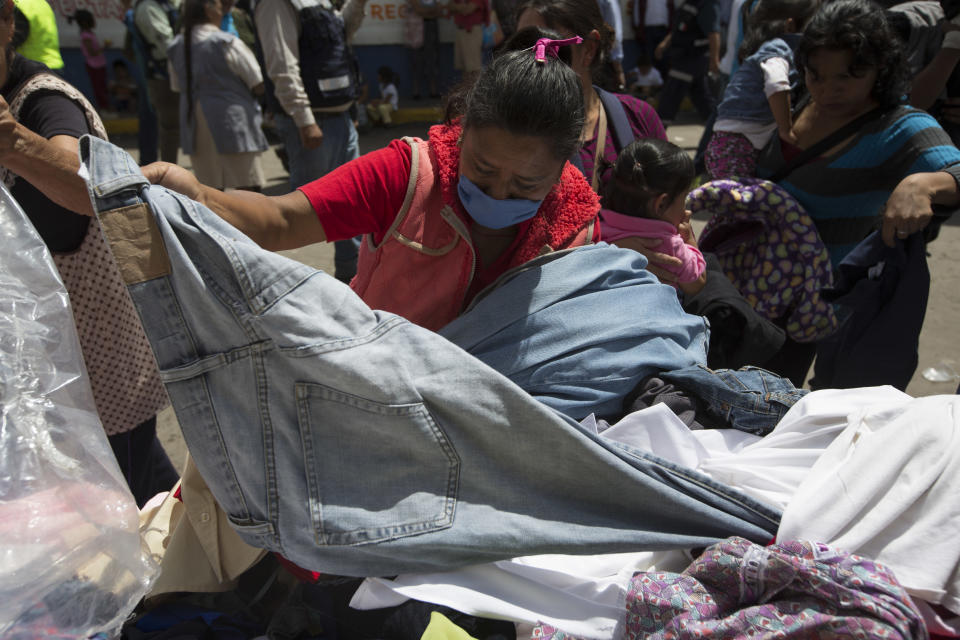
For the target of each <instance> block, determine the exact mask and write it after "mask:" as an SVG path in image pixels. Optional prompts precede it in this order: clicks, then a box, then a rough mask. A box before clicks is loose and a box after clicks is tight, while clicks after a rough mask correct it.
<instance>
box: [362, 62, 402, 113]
mask: <svg viewBox="0 0 960 640" xmlns="http://www.w3.org/2000/svg"><path fill="white" fill-rule="evenodd" d="M377 80H378V81H379V82H380V97H379V98H376V99H374V100H371V101H370V104H368V105H367V113H368V114H369V115H370V120H371V121H372V122H373V123H374V124H383V126H385V127H389V126H391V125H392V124H393V112H394V111H396V110H397V108H398V107H399V99H400V96H399V94H398V93H397V85H396V84H394V83H395V76H394V73H393V69H391V68H390V67H380V68H379V69H377Z"/></svg>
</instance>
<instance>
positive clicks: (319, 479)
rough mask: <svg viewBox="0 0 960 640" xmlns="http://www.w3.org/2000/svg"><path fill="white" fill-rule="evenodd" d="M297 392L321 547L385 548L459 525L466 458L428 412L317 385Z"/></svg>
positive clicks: (416, 405)
mask: <svg viewBox="0 0 960 640" xmlns="http://www.w3.org/2000/svg"><path fill="white" fill-rule="evenodd" d="M296 391H297V403H298V411H299V421H300V437H301V439H302V443H303V456H304V466H305V469H306V480H307V490H308V494H309V500H310V516H311V519H312V522H313V526H314V535H315V538H316V541H317V544H320V545H353V544H365V543H373V542H381V541H384V540H390V539H396V538H402V537H405V536H411V535H417V534H422V533H429V532H431V531H437V530H440V529H445V528H447V527H449V526H450V525H452V524H453V517H454V511H455V508H456V503H457V488H458V484H459V478H460V458H459V456H458V455H457V453H456V451H455V450H454V448H453V446H452V444H451V443H450V441H449V439H448V438H447V436H446V434H445V433H444V432H443V430H442V429H441V428H440V426H439V425H438V424H437V422H436V421H435V420H434V418H433V416H432V415H431V414H430V412H429V411H428V410H427V408H426V406H424V405H423V404H422V403H411V404H382V403H378V402H373V401H371V400H367V399H365V398H360V397H358V396H353V395H349V394H345V393H343V392H340V391H337V390H335V389H331V388H329V387H325V386H322V385H319V384H308V383H299V384H297V388H296Z"/></svg>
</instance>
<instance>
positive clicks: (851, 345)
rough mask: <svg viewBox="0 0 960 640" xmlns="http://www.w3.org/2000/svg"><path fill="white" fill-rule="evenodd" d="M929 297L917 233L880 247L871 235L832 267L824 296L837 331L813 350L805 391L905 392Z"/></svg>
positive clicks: (924, 258) (923, 246)
mask: <svg viewBox="0 0 960 640" xmlns="http://www.w3.org/2000/svg"><path fill="white" fill-rule="evenodd" d="M929 292H930V270H929V268H928V266H927V245H926V242H924V239H923V234H922V233H914V234H913V235H911V236H910V237H908V238H907V239H906V240H897V244H896V246H895V247H894V248H892V249H891V248H889V247H887V246H886V245H884V244H883V241H882V240H881V238H880V233H879V232H877V231H874V232H873V233H872V234H870V235H869V236H868V237H867V238H866V239H865V240H864V241H863V242H861V243H860V244H859V245H857V247H856V248H855V249H854V250H853V251H851V252H850V253H849V254H848V255H847V256H846V257H845V258H844V259H843V261H842V262H841V263H840V265H839V266H838V267H837V278H836V284H835V285H834V287H833V289H830V290H827V291H825V292H824V297H826V298H827V299H828V300H832V301H833V303H834V307H835V308H836V309H837V315H838V316H839V318H840V322H841V325H840V329H839V330H837V332H836V333H834V334H833V335H831V336H830V337H828V338H826V339H824V340H821V341H820V343H819V344H818V345H817V362H816V365H815V367H814V378H813V379H812V380H811V381H810V386H811V387H812V388H814V389H823V388H828V387H829V388H834V389H852V388H855V387H869V386H877V385H884V384H889V385H893V386H895V387H896V388H898V389H900V390H901V391H902V390H905V389H906V388H907V384H909V382H910V378H912V377H913V372H914V371H915V370H916V368H917V362H918V359H919V357H918V355H917V347H918V345H919V342H920V329H921V328H922V327H923V318H924V315H925V313H926V309H927V298H928V296H929Z"/></svg>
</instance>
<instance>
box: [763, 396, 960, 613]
mask: <svg viewBox="0 0 960 640" xmlns="http://www.w3.org/2000/svg"><path fill="white" fill-rule="evenodd" d="M813 409H815V411H814V410H813ZM958 414H960V396H956V395H953V396H946V395H944V396H931V397H927V398H911V397H910V396H908V395H906V394H904V393H901V392H899V391H897V390H895V389H892V388H889V387H886V388H881V389H856V390H845V391H832V390H831V391H821V392H818V393H817V402H816V404H815V406H814V407H811V410H810V411H808V412H807V415H805V416H803V419H804V420H807V421H809V420H811V419H815V420H817V421H819V422H820V423H821V424H826V423H831V422H832V423H835V424H837V425H838V426H845V428H844V429H843V432H842V433H841V434H840V435H839V436H838V437H837V438H836V439H835V440H834V442H833V443H832V444H831V445H830V446H829V447H828V448H827V450H826V451H825V452H824V454H823V455H822V456H820V458H819V459H818V460H817V462H816V464H814V465H813V468H812V469H811V472H810V474H809V475H808V476H807V478H806V479H805V480H804V481H803V482H802V483H801V485H800V487H799V489H798V491H797V493H796V496H795V497H794V499H793V501H791V503H790V505H789V506H788V507H787V509H786V510H785V512H784V516H783V520H782V522H781V524H780V530H779V532H778V534H777V537H778V538H780V539H788V538H792V539H807V540H817V541H819V542H825V543H827V544H829V545H831V546H834V547H837V548H840V549H844V550H846V551H849V552H852V553H857V554H859V555H863V556H866V557H869V558H873V559H874V560H877V561H879V562H882V563H884V564H886V565H887V566H888V567H890V568H891V569H893V571H894V573H895V574H896V576H897V579H898V580H900V582H901V583H902V584H903V585H904V587H906V588H907V591H909V592H910V594H911V595H913V596H915V597H917V598H920V599H923V600H926V601H928V602H932V603H934V604H942V605H944V606H945V607H947V608H948V609H949V610H950V611H952V612H954V613H960V567H958V564H960V535H958V534H960V419H958ZM788 418H789V419H794V420H796V419H798V416H793V415H791V414H788V415H787V416H786V417H785V418H784V421H786V420H787V419H788Z"/></svg>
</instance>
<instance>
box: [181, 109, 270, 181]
mask: <svg viewBox="0 0 960 640" xmlns="http://www.w3.org/2000/svg"><path fill="white" fill-rule="evenodd" d="M193 117H194V118H195V120H196V123H195V124H196V126H195V127H194V139H193V153H192V154H190V162H191V164H192V165H193V173H194V174H195V175H196V176H197V180H199V181H200V182H202V183H203V184H205V185H208V186H211V187H216V188H217V189H234V188H236V187H262V186H263V185H265V184H266V183H267V179H266V177H265V176H264V173H263V165H262V163H261V162H260V156H261V152H260V151H250V152H247V153H220V152H218V151H217V144H216V142H214V140H213V134H212V133H210V127H209V125H207V118H206V116H204V115H203V109H201V108H200V103H199V102H197V103H196V104H194V105H193Z"/></svg>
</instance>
